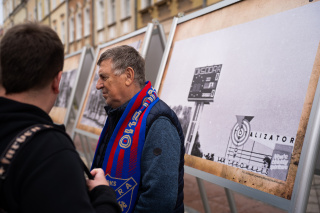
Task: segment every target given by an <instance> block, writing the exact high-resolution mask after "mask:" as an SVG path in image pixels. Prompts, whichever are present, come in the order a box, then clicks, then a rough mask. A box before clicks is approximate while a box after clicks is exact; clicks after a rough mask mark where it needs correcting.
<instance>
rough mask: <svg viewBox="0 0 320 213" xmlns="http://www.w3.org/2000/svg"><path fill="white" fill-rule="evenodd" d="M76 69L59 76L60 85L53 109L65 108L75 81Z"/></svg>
mask: <svg viewBox="0 0 320 213" xmlns="http://www.w3.org/2000/svg"><path fill="white" fill-rule="evenodd" d="M76 74H77V69H73V70H68V71H64V72H63V73H62V76H61V80H60V85H59V90H60V92H59V95H58V97H57V100H56V102H55V103H54V106H55V107H62V108H67V107H68V104H69V101H70V95H71V92H72V88H73V86H74V82H75V80H76V76H77V75H76Z"/></svg>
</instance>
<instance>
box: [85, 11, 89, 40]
mask: <svg viewBox="0 0 320 213" xmlns="http://www.w3.org/2000/svg"><path fill="white" fill-rule="evenodd" d="M88 35H90V8H89V7H87V8H85V9H84V36H88Z"/></svg>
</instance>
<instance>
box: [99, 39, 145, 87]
mask: <svg viewBox="0 0 320 213" xmlns="http://www.w3.org/2000/svg"><path fill="white" fill-rule="evenodd" d="M109 59H111V61H112V69H113V70H114V74H115V75H120V74H122V73H124V71H125V70H126V69H127V68H128V67H131V68H132V69H133V70H134V80H135V81H136V82H137V83H138V84H139V85H140V88H143V87H144V85H145V81H146V77H145V61H144V59H143V58H142V56H141V55H140V53H139V52H138V51H137V50H136V49H135V48H133V47H131V46H128V45H122V46H117V47H114V48H111V49H107V50H106V51H105V52H103V53H102V54H101V56H100V58H99V60H98V62H97V65H98V66H100V65H101V63H102V62H103V61H105V60H109Z"/></svg>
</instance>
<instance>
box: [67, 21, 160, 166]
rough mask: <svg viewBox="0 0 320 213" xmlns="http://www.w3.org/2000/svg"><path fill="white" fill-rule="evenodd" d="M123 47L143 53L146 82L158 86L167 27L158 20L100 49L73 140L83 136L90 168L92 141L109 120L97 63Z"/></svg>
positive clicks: (89, 79) (76, 122)
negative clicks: (107, 52)
mask: <svg viewBox="0 0 320 213" xmlns="http://www.w3.org/2000/svg"><path fill="white" fill-rule="evenodd" d="M119 45H131V46H133V47H135V48H136V49H137V50H138V51H139V52H140V54H141V56H142V57H143V58H145V61H146V79H147V80H149V81H151V83H154V82H155V78H156V77H157V72H158V70H159V65H160V63H161V57H162V53H163V51H164V48H165V37H164V32H163V28H162V26H161V25H160V24H159V23H158V22H156V21H155V22H154V23H149V24H148V26H147V27H145V28H142V29H140V30H137V31H135V32H132V33H130V34H128V35H125V36H122V37H120V38H117V39H115V40H113V41H110V42H108V43H105V44H102V45H100V46H98V48H97V51H96V54H95V59H94V63H93V64H92V67H91V72H90V77H89V78H88V79H87V83H86V87H85V92H84V93H83V96H82V99H81V104H80V108H79V112H78V114H77V118H76V121H75V124H74V128H73V131H72V135H71V137H72V138H73V139H74V137H75V134H77V135H79V137H80V140H81V144H82V147H83V150H84V157H85V158H86V161H87V165H88V166H89V167H90V166H91V162H92V160H93V153H92V150H91V145H90V144H91V143H90V138H91V139H94V140H96V142H97V141H98V138H99V135H100V132H101V130H102V128H103V125H104V123H105V121H106V114H105V112H104V108H103V107H104V105H105V100H104V98H103V97H102V95H101V93H100V92H99V91H98V90H96V89H95V85H96V81H97V79H98V75H97V70H98V66H97V65H96V63H97V61H98V59H99V57H100V54H101V53H102V52H104V51H105V50H106V49H108V48H112V47H115V46H119Z"/></svg>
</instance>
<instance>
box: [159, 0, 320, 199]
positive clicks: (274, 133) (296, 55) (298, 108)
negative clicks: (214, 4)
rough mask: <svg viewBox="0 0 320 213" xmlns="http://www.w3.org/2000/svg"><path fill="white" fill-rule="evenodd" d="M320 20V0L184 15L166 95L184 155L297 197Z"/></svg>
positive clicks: (214, 170) (196, 164) (319, 61)
mask: <svg viewBox="0 0 320 213" xmlns="http://www.w3.org/2000/svg"><path fill="white" fill-rule="evenodd" d="M240 5H241V6H240ZM257 8H259V12H257V11H256V10H258V9H257ZM254 11H255V12H254ZM228 14H229V15H228ZM243 14H246V15H245V16H244V15H243ZM319 26H320V2H319V1H315V2H312V3H309V2H308V1H300V0H295V1H290V4H289V3H288V1H283V2H282V1H281V2H280V1H275V0H273V1H243V2H240V3H237V4H234V5H231V6H229V7H226V8H223V9H221V10H218V11H215V12H213V13H208V14H205V15H203V16H199V17H197V18H194V19H191V20H189V21H186V22H183V23H181V24H178V25H177V27H176V32H175V34H174V37H173V42H172V45H171V49H170V53H169V58H170V60H168V62H167V64H166V67H165V71H164V75H163V78H162V82H161V87H160V91H159V95H160V98H161V99H163V100H164V101H165V102H166V103H167V104H168V105H169V106H171V108H173V110H174V111H175V112H176V113H177V115H178V117H179V120H180V122H181V124H182V128H183V131H184V134H185V147H186V156H185V165H187V166H190V167H192V168H196V169H198V170H201V171H204V172H207V173H210V174H213V175H216V176H219V177H222V178H225V179H228V180H231V181H234V182H237V183H240V184H243V185H245V186H248V187H251V188H254V189H258V190H261V191H264V192H266V193H269V194H272V195H276V196H278V197H282V198H285V199H288V200H290V199H291V196H292V191H293V185H294V181H295V177H296V173H297V167H298V164H299V158H300V153H301V148H302V145H303V141H304V136H305V132H306V128H307V124H308V119H309V116H310V111H311V106H312V102H313V98H314V94H315V91H316V87H317V83H318V79H319V72H320V68H319V67H320V50H319V42H320V28H319ZM186 32H190V33H186Z"/></svg>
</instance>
